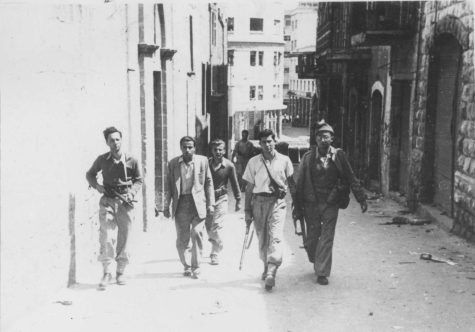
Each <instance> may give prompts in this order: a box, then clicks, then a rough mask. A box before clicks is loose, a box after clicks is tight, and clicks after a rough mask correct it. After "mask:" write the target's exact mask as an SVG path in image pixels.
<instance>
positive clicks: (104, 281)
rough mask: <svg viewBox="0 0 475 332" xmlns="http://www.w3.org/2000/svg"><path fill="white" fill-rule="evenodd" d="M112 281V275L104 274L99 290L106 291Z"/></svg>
mask: <svg viewBox="0 0 475 332" xmlns="http://www.w3.org/2000/svg"><path fill="white" fill-rule="evenodd" d="M111 280H112V275H111V274H110V273H104V275H103V276H102V279H101V282H100V283H99V287H98V289H99V290H105V289H106V288H107V286H108V285H109V284H110V282H111Z"/></svg>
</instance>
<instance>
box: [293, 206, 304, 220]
mask: <svg viewBox="0 0 475 332" xmlns="http://www.w3.org/2000/svg"><path fill="white" fill-rule="evenodd" d="M292 218H293V219H294V220H301V219H302V218H303V212H302V209H301V208H300V207H298V206H294V207H293V208H292Z"/></svg>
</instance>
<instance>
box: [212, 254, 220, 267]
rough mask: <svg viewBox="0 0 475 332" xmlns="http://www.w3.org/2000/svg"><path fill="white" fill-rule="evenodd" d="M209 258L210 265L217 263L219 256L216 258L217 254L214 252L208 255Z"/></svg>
mask: <svg viewBox="0 0 475 332" xmlns="http://www.w3.org/2000/svg"><path fill="white" fill-rule="evenodd" d="M210 258H211V263H210V264H211V265H218V264H219V258H218V255H216V254H213V255H211V256H210Z"/></svg>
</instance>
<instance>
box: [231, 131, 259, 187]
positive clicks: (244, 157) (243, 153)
mask: <svg viewBox="0 0 475 332" xmlns="http://www.w3.org/2000/svg"><path fill="white" fill-rule="evenodd" d="M248 137H249V131H248V130H246V129H244V130H243V131H242V132H241V140H240V141H238V142H237V143H236V145H235V146H234V151H233V155H232V157H231V160H232V161H233V162H234V163H235V165H236V172H237V175H238V180H239V187H240V188H241V191H244V182H243V180H242V175H243V174H244V170H245V169H246V166H247V163H248V162H249V159H251V157H252V153H253V151H254V145H252V143H251V142H250V141H249V140H248V139H247V138H248Z"/></svg>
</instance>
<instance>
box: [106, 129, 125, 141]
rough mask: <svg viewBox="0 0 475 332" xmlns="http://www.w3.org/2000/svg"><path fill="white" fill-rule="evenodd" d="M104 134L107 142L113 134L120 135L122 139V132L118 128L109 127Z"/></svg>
mask: <svg viewBox="0 0 475 332" xmlns="http://www.w3.org/2000/svg"><path fill="white" fill-rule="evenodd" d="M102 133H103V134H104V138H105V139H106V141H107V139H108V138H109V135H110V134H113V133H119V135H120V138H122V132H121V131H120V130H119V129H117V128H116V127H107V128H106V129H104V131H103V132H102Z"/></svg>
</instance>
